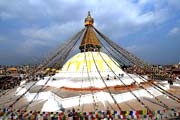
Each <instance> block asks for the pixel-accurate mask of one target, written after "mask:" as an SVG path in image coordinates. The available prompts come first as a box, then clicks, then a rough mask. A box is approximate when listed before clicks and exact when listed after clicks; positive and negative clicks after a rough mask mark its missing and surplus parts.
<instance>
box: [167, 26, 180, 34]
mask: <svg viewBox="0 0 180 120" xmlns="http://www.w3.org/2000/svg"><path fill="white" fill-rule="evenodd" d="M179 34H180V28H178V27H174V28H172V29H171V30H170V31H169V33H168V35H169V36H176V35H179Z"/></svg>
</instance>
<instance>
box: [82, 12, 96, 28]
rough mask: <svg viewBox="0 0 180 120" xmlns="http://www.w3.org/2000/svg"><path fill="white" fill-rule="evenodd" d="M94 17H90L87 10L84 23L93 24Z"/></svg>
mask: <svg viewBox="0 0 180 120" xmlns="http://www.w3.org/2000/svg"><path fill="white" fill-rule="evenodd" d="M93 23H94V19H93V18H92V17H91V13H90V11H88V16H87V17H86V18H85V21H84V25H85V26H87V25H93Z"/></svg>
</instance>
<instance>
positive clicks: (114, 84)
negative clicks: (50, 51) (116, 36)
mask: <svg viewBox="0 0 180 120" xmlns="http://www.w3.org/2000/svg"><path fill="white" fill-rule="evenodd" d="M93 24H94V19H93V18H92V17H91V15H90V12H88V16H87V17H86V18H85V23H84V25H85V28H84V29H82V30H81V31H80V32H79V33H78V34H76V35H75V36H74V37H73V38H72V40H70V41H68V42H67V43H65V45H64V46H63V47H62V48H60V49H59V51H58V52H56V53H55V55H54V56H52V57H51V58H50V59H49V61H48V62H47V63H45V64H44V66H43V67H42V66H40V68H39V70H40V69H41V68H44V67H45V66H47V65H49V64H50V63H51V61H53V60H54V59H55V58H56V57H57V55H60V57H59V58H58V59H55V60H54V61H55V62H56V63H53V62H52V63H53V64H54V65H55V66H57V65H59V64H63V65H62V67H61V68H60V70H59V72H58V73H56V74H55V75H53V76H47V77H44V78H43V79H38V81H30V82H27V80H24V81H22V82H21V85H20V86H18V87H16V88H14V89H12V90H9V91H8V92H7V93H6V94H5V95H3V96H2V97H0V107H1V108H3V107H9V108H13V109H28V110H39V111H49V112H53V111H59V112H62V111H68V110H72V109H75V110H77V111H82V112H90V111H97V110H104V111H105V110H107V109H110V110H117V111H121V110H149V111H152V110H161V109H164V108H165V109H169V108H172V107H175V106H176V107H180V104H179V103H178V102H179V98H178V96H175V95H172V94H171V93H170V92H168V90H169V85H168V84H166V83H161V85H158V84H156V83H154V82H152V81H149V80H148V77H147V76H140V75H137V74H129V73H126V72H124V71H123V70H122V68H121V64H120V63H121V62H122V61H126V60H128V62H129V63H131V64H137V65H140V64H141V63H142V61H141V60H139V59H138V58H137V57H135V56H134V55H132V54H131V53H129V52H128V51H126V50H125V49H123V48H121V47H119V46H118V45H117V44H115V43H114V42H112V41H110V40H109V39H108V38H107V37H106V36H104V34H102V33H101V32H99V31H98V30H97V29H96V28H95V27H94V25H93ZM99 36H100V37H102V38H104V40H105V42H106V43H108V44H110V46H109V48H110V47H112V48H113V50H116V51H115V52H116V53H118V54H121V55H120V56H121V58H122V57H123V58H122V59H121V60H122V61H121V60H120V62H119V59H115V58H116V57H113V55H114V53H113V54H107V53H105V52H104V51H105V50H106V51H108V49H106V46H107V48H108V45H104V44H103V42H102V41H101V40H100V39H99ZM79 39H80V40H81V41H80V45H79V52H78V53H77V54H75V55H74V56H72V57H70V58H69V59H68V60H66V58H68V57H67V56H68V54H69V53H70V52H71V50H72V49H73V47H74V46H75V44H76V43H78V40H79ZM111 52H113V51H111ZM117 57H119V56H117ZM128 62H127V63H128ZM52 63H51V64H52ZM57 63H58V64H57ZM124 63H125V62H124ZM33 74H34V73H33ZM167 97H168V98H167ZM157 101H159V102H158V103H156V102H157ZM172 101H173V102H172Z"/></svg>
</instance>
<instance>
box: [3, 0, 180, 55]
mask: <svg viewBox="0 0 180 120" xmlns="http://www.w3.org/2000/svg"><path fill="white" fill-rule="evenodd" d="M178 3H179V0H163V1H160V0H113V1H109V0H99V1H97V0H91V1H81V0H68V1H67V0H13V1H12V0H1V1H0V26H2V27H0V33H1V34H4V35H5V36H8V37H9V38H12V40H14V41H16V42H13V44H14V46H15V48H17V54H18V53H23V54H24V55H25V54H36V52H35V51H39V50H38V49H41V48H44V49H49V47H54V46H55V45H56V44H59V43H60V44H61V43H62V42H63V41H64V40H67V39H69V38H71V36H73V34H74V33H76V32H78V30H80V29H81V28H83V27H84V26H83V22H84V18H85V17H86V15H87V11H89V10H90V11H91V13H92V16H93V17H94V19H95V27H97V28H98V29H99V30H100V31H101V32H103V33H104V34H106V36H108V37H109V38H111V39H112V40H114V41H116V42H117V43H120V42H119V41H120V40H121V39H125V38H127V37H128V36H132V37H134V36H139V35H141V34H142V35H143V34H144V33H145V31H154V29H155V28H157V27H159V26H163V25H164V24H166V23H167V22H169V21H173V20H174V19H175V18H176V17H177V16H178V15H177V13H179V12H178V11H179V5H180V4H178ZM167 25H168V24H167ZM171 27H172V26H171ZM178 29H179V28H178ZM172 31H173V30H172ZM174 31H179V30H174ZM159 33H161V31H159ZM169 34H175V33H173V32H169ZM152 36H153V35H152ZM132 40H133V39H132ZM145 40H147V39H146V38H145V39H144V41H145ZM0 41H1V39H0ZM129 41H130V40H129ZM137 41H138V40H137ZM134 43H135V42H134ZM125 46H129V47H127V48H128V49H129V50H132V51H137V50H138V47H137V45H129V44H128V45H125ZM0 47H4V46H3V45H0ZM22 50H23V51H22ZM11 52H12V51H11ZM12 53H13V52H12Z"/></svg>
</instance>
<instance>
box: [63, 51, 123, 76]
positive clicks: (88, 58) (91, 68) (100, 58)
mask: <svg viewBox="0 0 180 120" xmlns="http://www.w3.org/2000/svg"><path fill="white" fill-rule="evenodd" d="M93 57H94V60H95V62H94V60H93ZM107 64H108V65H107ZM96 65H97V68H98V70H99V71H100V72H110V71H112V70H113V71H122V70H121V69H120V68H119V67H120V66H119V65H118V63H117V62H115V60H113V59H112V58H110V57H109V56H108V55H106V54H105V53H102V52H85V53H78V54H76V55H75V56H73V57H72V58H71V59H69V60H68V61H67V62H66V63H65V64H64V66H63V68H62V72H65V71H66V72H76V73H79V72H87V71H88V72H97V68H96ZM109 67H110V68H109ZM111 69H112V70H111Z"/></svg>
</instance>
